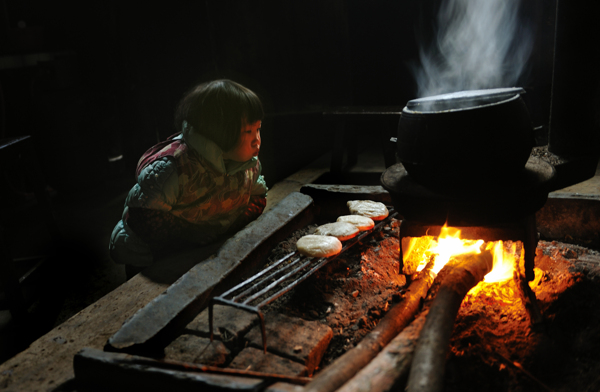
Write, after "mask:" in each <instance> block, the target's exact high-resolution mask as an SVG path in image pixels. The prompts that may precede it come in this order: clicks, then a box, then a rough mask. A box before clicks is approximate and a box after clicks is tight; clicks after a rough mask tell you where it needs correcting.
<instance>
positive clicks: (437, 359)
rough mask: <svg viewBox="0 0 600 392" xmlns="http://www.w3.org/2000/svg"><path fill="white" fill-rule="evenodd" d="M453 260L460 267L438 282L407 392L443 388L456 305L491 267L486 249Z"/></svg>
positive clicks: (453, 269)
mask: <svg viewBox="0 0 600 392" xmlns="http://www.w3.org/2000/svg"><path fill="white" fill-rule="evenodd" d="M457 259H459V261H460V264H458V265H456V266H455V267H453V268H452V270H451V271H450V273H449V274H448V275H447V276H446V277H445V279H444V280H443V282H442V283H441V285H440V288H439V291H438V293H437V295H436V297H435V298H434V300H433V302H432V304H431V307H430V309H429V315H428V316H427V320H426V321H425V326H424V327H423V330H422V331H421V336H420V337H419V341H418V343H417V347H416V349H415V354H414V359H413V363H412V365H411V369H410V374H409V378H408V384H407V390H408V391H410V392H424V391H441V390H442V389H443V383H444V368H445V363H446V355H447V353H448V348H449V342H450V336H451V335H452V329H453V327H454V320H455V318H456V314H457V313H458V309H459V308H460V304H461V302H462V301H463V299H464V297H465V296H466V295H467V293H468V292H469V290H470V289H471V288H473V287H474V286H475V285H476V284H477V283H479V282H480V281H482V280H483V277H484V276H485V275H486V274H487V273H488V272H490V271H491V270H492V267H493V255H492V253H491V251H489V250H485V251H482V252H481V253H480V254H475V255H473V254H469V255H462V256H457Z"/></svg>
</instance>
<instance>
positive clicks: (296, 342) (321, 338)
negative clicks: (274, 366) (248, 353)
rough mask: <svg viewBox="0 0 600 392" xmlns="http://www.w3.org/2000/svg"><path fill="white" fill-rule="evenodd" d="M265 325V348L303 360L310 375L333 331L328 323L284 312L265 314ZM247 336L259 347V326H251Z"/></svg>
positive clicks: (252, 343) (261, 344)
mask: <svg viewBox="0 0 600 392" xmlns="http://www.w3.org/2000/svg"><path fill="white" fill-rule="evenodd" d="M265 329H266V333H267V351H269V352H272V353H274V354H277V355H281V356H283V357H286V358H290V359H292V360H294V361H297V362H300V363H303V364H304V365H305V366H306V369H307V372H308V373H307V374H308V375H309V376H312V374H313V372H314V371H315V369H316V368H317V367H318V366H319V363H320V362H321V359H322V358H323V354H325V351H326V350H327V347H328V346H329V342H330V341H331V339H332V338H333V331H332V330H331V328H330V327H329V326H328V325H325V324H321V323H320V322H318V321H306V320H303V319H301V318H297V317H289V316H286V315H284V314H274V315H272V314H267V315H266V316H265ZM246 339H247V340H248V341H249V342H250V346H251V347H256V348H258V349H262V347H263V343H262V334H261V331H260V326H256V327H254V328H253V329H252V330H251V331H250V332H249V333H248V335H246Z"/></svg>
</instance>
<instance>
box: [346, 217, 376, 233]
mask: <svg viewBox="0 0 600 392" xmlns="http://www.w3.org/2000/svg"><path fill="white" fill-rule="evenodd" d="M337 221H338V222H348V223H352V224H353V225H354V226H356V227H358V230H360V231H365V230H371V229H372V228H373V227H374V226H375V222H373V219H371V218H369V217H366V216H362V215H343V216H340V217H338V218H337Z"/></svg>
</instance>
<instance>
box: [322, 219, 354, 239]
mask: <svg viewBox="0 0 600 392" xmlns="http://www.w3.org/2000/svg"><path fill="white" fill-rule="evenodd" d="M359 232H360V230H359V229H358V227H356V226H354V225H353V224H352V223H350V222H334V223H326V224H324V225H321V226H319V227H317V229H316V230H315V234H317V235H330V236H332V237H335V238H337V239H338V240H340V241H346V240H349V239H350V238H353V237H356V235H357V234H358V233H359Z"/></svg>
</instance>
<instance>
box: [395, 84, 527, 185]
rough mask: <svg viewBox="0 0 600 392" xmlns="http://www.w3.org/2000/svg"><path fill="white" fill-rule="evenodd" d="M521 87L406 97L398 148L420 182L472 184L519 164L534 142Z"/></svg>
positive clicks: (504, 176)
mask: <svg viewBox="0 0 600 392" xmlns="http://www.w3.org/2000/svg"><path fill="white" fill-rule="evenodd" d="M524 92H525V91H524V90H523V89H520V88H505V89H492V90H472V91H462V92H458V93H452V94H444V95H438V96H433V97H427V98H421V99H415V100H412V101H409V102H408V104H407V105H406V107H405V108H404V109H403V111H402V116H401V118H400V123H399V126H398V140H397V146H398V147H397V148H398V150H397V153H398V158H399V160H400V162H402V164H403V165H404V167H405V168H406V171H407V172H408V173H409V175H410V176H412V177H413V178H415V180H417V181H419V182H420V183H422V184H424V185H428V186H431V187H434V188H436V187H437V188H440V187H450V188H452V187H461V188H464V187H477V186H480V185H482V184H489V183H492V182H497V181H498V179H499V178H498V177H499V176H500V177H501V178H502V181H501V182H503V183H505V184H506V185H507V186H510V183H509V182H506V180H507V178H509V176H510V175H513V174H515V173H518V172H519V171H521V170H523V168H524V167H525V163H526V162H527V160H528V159H529V156H530V154H531V149H532V148H533V146H534V133H533V126H532V123H531V120H530V118H529V112H528V110H527V107H526V105H525V102H524V101H523V99H522V98H521V94H522V93H524Z"/></svg>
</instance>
